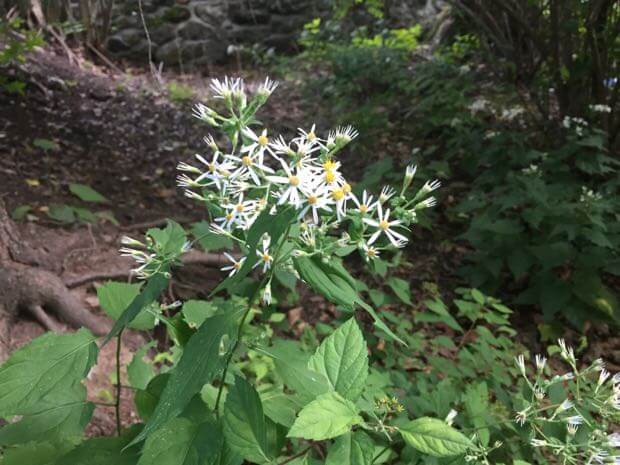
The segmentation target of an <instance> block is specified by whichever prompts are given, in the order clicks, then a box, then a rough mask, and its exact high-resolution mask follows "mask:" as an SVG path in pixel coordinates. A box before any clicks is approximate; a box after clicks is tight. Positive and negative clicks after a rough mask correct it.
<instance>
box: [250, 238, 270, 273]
mask: <svg viewBox="0 0 620 465" xmlns="http://www.w3.org/2000/svg"><path fill="white" fill-rule="evenodd" d="M270 242H271V239H270V237H269V236H267V235H266V237H265V238H264V239H263V249H262V250H257V251H256V255H258V261H257V262H256V263H255V264H254V268H256V267H257V266H260V265H261V264H262V265H263V273H264V272H266V271H267V270H268V269H269V268H270V267H271V264H272V262H273V257H272V256H271V255H270V254H269V243H270Z"/></svg>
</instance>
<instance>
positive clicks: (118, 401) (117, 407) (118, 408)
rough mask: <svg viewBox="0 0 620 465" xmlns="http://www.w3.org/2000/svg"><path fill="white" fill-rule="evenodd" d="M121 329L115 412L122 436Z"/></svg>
mask: <svg viewBox="0 0 620 465" xmlns="http://www.w3.org/2000/svg"><path fill="white" fill-rule="evenodd" d="M122 335H123V330H122V329H121V330H120V332H119V333H118V336H117V337H116V399H115V401H114V410H115V412H116V433H117V434H118V435H119V436H120V435H121V336H122Z"/></svg>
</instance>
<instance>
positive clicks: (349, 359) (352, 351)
mask: <svg viewBox="0 0 620 465" xmlns="http://www.w3.org/2000/svg"><path fill="white" fill-rule="evenodd" d="M308 368H310V369H311V370H312V371H316V372H317V373H320V374H322V375H323V376H325V377H326V378H327V380H328V381H329V385H330V387H331V389H333V390H335V391H336V392H338V393H339V394H341V395H342V396H343V397H344V398H346V399H349V400H353V401H355V400H357V399H358V398H359V396H360V395H361V394H362V391H363V390H364V383H365V381H366V378H367V377H368V349H367V347H366V342H365V341H364V336H363V335H362V331H361V330H360V328H359V326H358V325H357V323H356V322H355V319H354V318H351V319H350V320H348V321H347V322H346V323H344V324H343V325H341V326H340V327H339V328H338V329H337V330H336V331H334V332H333V333H332V334H331V335H330V336H328V337H326V338H325V340H324V341H323V342H322V343H321V345H320V346H319V347H318V349H317V350H316V352H315V354H314V355H313V356H312V357H310V360H309V362H308Z"/></svg>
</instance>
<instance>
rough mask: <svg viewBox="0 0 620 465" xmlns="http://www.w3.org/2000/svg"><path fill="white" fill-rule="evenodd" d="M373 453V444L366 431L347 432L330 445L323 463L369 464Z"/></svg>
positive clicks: (341, 464) (331, 464)
mask: <svg viewBox="0 0 620 465" xmlns="http://www.w3.org/2000/svg"><path fill="white" fill-rule="evenodd" d="M374 453H375V445H374V444H373V442H372V439H370V437H369V436H368V435H367V434H366V433H364V432H363V431H356V432H354V433H347V434H345V435H343V436H340V437H339V438H338V439H336V442H334V444H333V445H331V446H330V448H329V449H328V452H327V460H326V461H325V465H371V464H372V463H373V458H374Z"/></svg>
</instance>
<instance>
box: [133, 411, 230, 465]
mask: <svg viewBox="0 0 620 465" xmlns="http://www.w3.org/2000/svg"><path fill="white" fill-rule="evenodd" d="M222 446H223V437H222V433H221V431H220V429H219V428H218V426H217V424H216V423H215V422H214V421H205V422H202V423H194V422H192V421H191V420H189V419H187V418H173V419H172V420H170V421H169V422H168V423H166V424H165V425H164V426H163V427H162V428H160V429H158V430H157V431H155V432H154V433H152V434H151V435H150V436H149V437H148V438H147V439H146V442H145V443H144V449H143V451H142V456H141V457H140V460H139V461H138V465H207V464H209V465H210V464H213V463H214V462H215V460H216V459H217V458H218V456H219V454H220V451H221V449H222Z"/></svg>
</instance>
